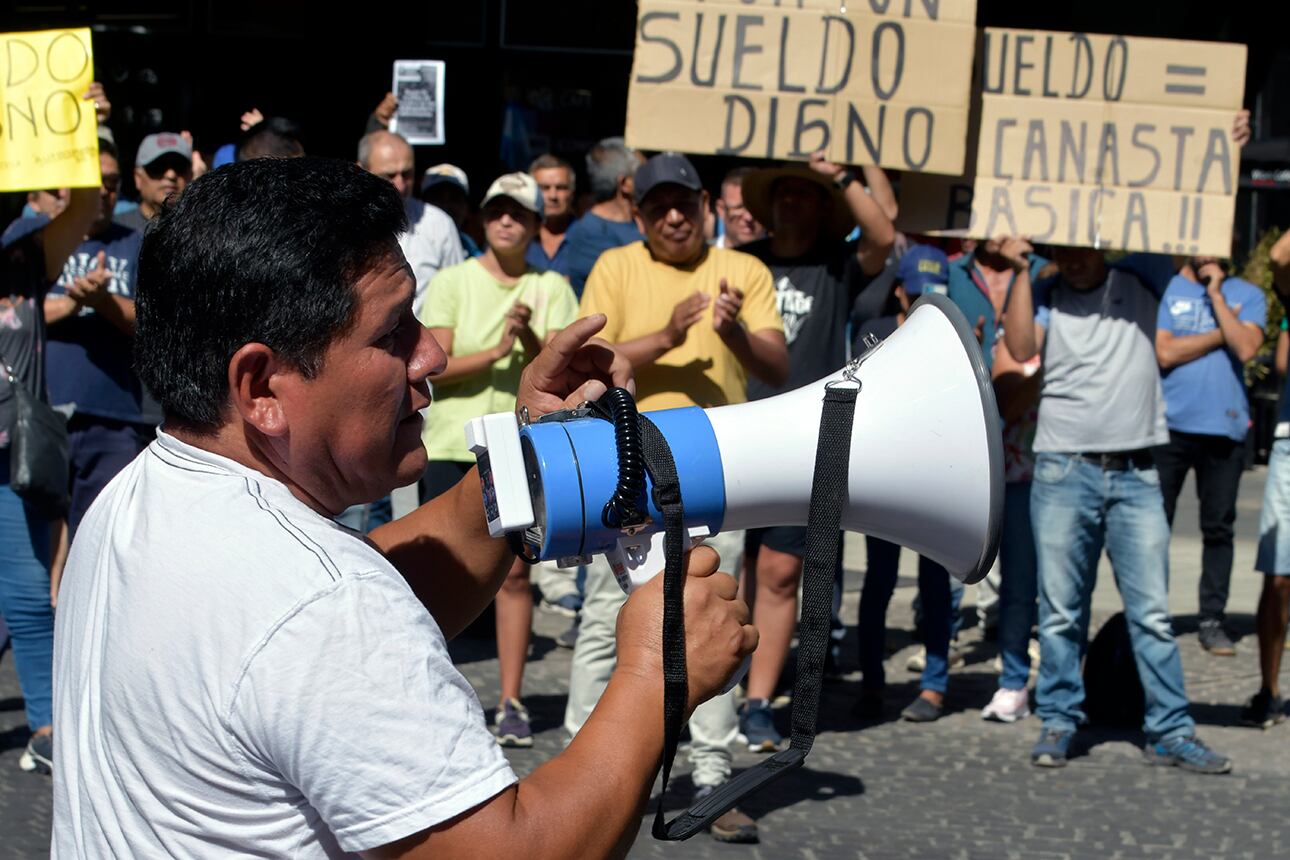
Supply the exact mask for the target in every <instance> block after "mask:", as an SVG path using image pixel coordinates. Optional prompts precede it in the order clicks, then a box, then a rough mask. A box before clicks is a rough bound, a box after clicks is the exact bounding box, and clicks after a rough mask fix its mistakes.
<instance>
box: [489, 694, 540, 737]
mask: <svg viewBox="0 0 1290 860" xmlns="http://www.w3.org/2000/svg"><path fill="white" fill-rule="evenodd" d="M493 725H494V726H495V729H496V733H497V742H498V743H499V744H501V745H502V746H504V747H531V746H533V729H532V728H530V726H529V712H528V709H527V708H525V707H524V706H523V705H521V704H520V700H519V699H507V700H506V701H505V702H503V703H502V707H500V708H498V709H497V713H496V715H495V716H494V717H493Z"/></svg>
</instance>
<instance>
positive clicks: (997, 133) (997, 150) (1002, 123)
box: [990, 118, 1017, 236]
mask: <svg viewBox="0 0 1290 860" xmlns="http://www.w3.org/2000/svg"><path fill="white" fill-rule="evenodd" d="M1016 124H1017V121H1016V120H1015V119H1008V118H1004V119H1000V120H999V121H998V122H997V123H996V124H995V126H994V172H993V173H992V174H991V176H996V177H998V178H999V179H1012V178H1013V177H1012V174H1011V173H1004V172H1003V133H1004V131H1005V130H1006V129H1009V128H1012V127H1013V126H1015V125H1016ZM990 235H991V236H993V235H994V234H993V233H991V234H990Z"/></svg>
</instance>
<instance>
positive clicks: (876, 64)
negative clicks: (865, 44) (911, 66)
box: [869, 21, 905, 101]
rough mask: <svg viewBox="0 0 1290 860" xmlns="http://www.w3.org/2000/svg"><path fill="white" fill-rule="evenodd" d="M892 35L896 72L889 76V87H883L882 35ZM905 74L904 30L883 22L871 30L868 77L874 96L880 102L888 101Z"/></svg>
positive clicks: (894, 23) (893, 23)
mask: <svg viewBox="0 0 1290 860" xmlns="http://www.w3.org/2000/svg"><path fill="white" fill-rule="evenodd" d="M885 33H893V34H895V38H896V70H895V71H894V72H893V73H892V76H891V86H889V87H884V86H883V85H882V81H881V74H880V72H881V65H882V52H883V34H885ZM904 74H905V28H904V27H902V26H900V25H899V24H897V23H896V22H895V21H883V22H882V23H881V24H879V25H878V26H877V27H874V29H873V51H872V54H871V56H870V65H869V76H870V78H871V79H872V81H873V91H874V94H875V95H877V96H878V98H879V99H881V100H882V101H887V100H889V99H890V98H891V97H892V96H894V95H895V94H896V90H898V89H900V79H901V78H902V77H904Z"/></svg>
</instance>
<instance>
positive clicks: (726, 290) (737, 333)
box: [712, 278, 788, 388]
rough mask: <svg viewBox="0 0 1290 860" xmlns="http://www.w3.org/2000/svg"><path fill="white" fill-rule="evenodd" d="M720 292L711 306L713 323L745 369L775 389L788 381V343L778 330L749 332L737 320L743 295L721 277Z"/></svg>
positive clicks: (741, 306)
mask: <svg viewBox="0 0 1290 860" xmlns="http://www.w3.org/2000/svg"><path fill="white" fill-rule="evenodd" d="M720 289H721V292H720V294H719V295H718V296H717V303H716V305H715V306H714V307H713V309H712V325H713V327H714V328H715V329H716V330H717V334H719V335H720V336H721V340H722V342H723V343H725V345H726V346H727V347H729V348H730V351H731V352H733V353H734V354H735V358H737V359H738V360H739V363H740V364H741V365H743V368H744V370H746V371H748V373H749V374H751V375H752V376H754V377H756V378H757V379H760V380H761V381H762V382H764V383H766V384H767V385H770V386H773V387H775V388H778V387H779V386H781V385H783V384H784V383H785V382H787V381H788V342H787V341H786V340H785V339H784V333H783V332H782V331H780V330H778V329H761V330H758V331H753V332H750V331H748V329H746V328H744V327H743V325H741V324H740V322H739V311H740V309H741V308H743V302H744V294H743V291H742V290H740V289H739V288H738V287H734V286H731V285H730V284H729V283H728V282H727V281H726V279H725V278H722V279H721V284H720Z"/></svg>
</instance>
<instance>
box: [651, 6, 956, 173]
mask: <svg viewBox="0 0 1290 860" xmlns="http://www.w3.org/2000/svg"><path fill="white" fill-rule="evenodd" d="M975 20H976V0H867V2H866V1H865V0H861V2H856V3H852V4H847V3H839V2H837V0H791V2H783V0H640V15H639V18H638V20H637V28H636V53H635V58H634V61H633V68H632V77H631V83H630V87H629V90H628V95H627V133H626V137H627V142H628V143H629V144H630V145H632V146H635V147H638V148H640V149H657V150H667V149H672V150H678V151H682V152H693V153H711V154H717V155H736V156H742V157H746V158H757V159H805V158H807V157H808V156H809V155H810V153H812V152H814V151H815V150H818V149H824V150H826V151H827V152H828V157H829V158H830V159H832V160H833V161H837V162H842V163H846V164H881V165H883V166H886V167H894V168H898V169H901V170H918V171H924V172H929V173H949V174H952V175H957V174H960V173H962V172H963V170H964V161H963V156H964V145H965V141H966V138H967V120H968V104H969V94H970V75H971V71H972V46H973V42H974V40H975V38H976V27H975Z"/></svg>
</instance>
